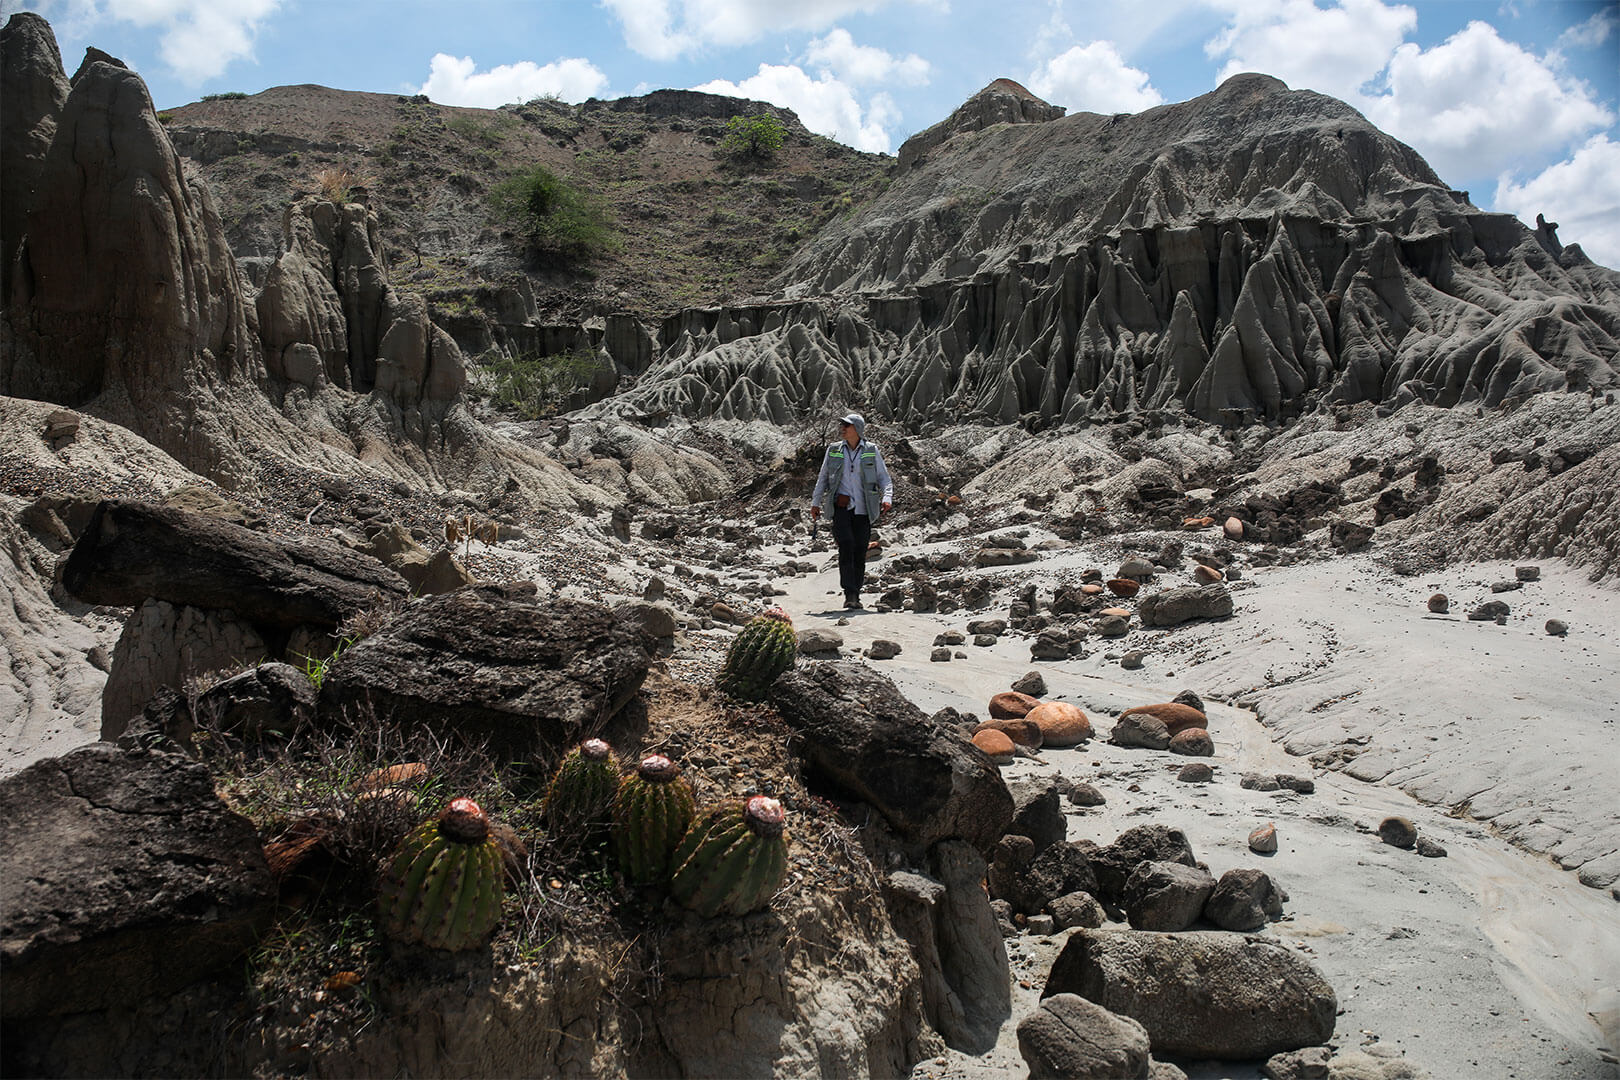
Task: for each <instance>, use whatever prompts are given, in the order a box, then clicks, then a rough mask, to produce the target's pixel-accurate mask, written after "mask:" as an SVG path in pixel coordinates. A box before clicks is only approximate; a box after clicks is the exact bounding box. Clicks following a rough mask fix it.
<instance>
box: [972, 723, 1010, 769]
mask: <svg viewBox="0 0 1620 1080" xmlns="http://www.w3.org/2000/svg"><path fill="white" fill-rule="evenodd" d="M973 745H974V746H977V747H978V748H979V749H980V750H983V751H984V752H985V753H986V754H988V755H989V756H990V760H991V761H993V762H995V763H996V764H997V765H1006V764H1008V763H1010V762H1011V761H1012V760H1013V758H1015V757H1017V756H1018V755H1017V753H1016V752H1015V751H1014V750H1013V741H1012V740H1011V739H1009V738H1007V734H1006V732H1002V731H995V730H987V731H979V732H975V733H974V735H973Z"/></svg>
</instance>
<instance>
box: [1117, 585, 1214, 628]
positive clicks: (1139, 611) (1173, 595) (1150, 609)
mask: <svg viewBox="0 0 1620 1080" xmlns="http://www.w3.org/2000/svg"><path fill="white" fill-rule="evenodd" d="M1230 614H1232V594H1231V593H1229V592H1227V591H1226V586H1225V585H1219V584H1214V585H1185V586H1182V587H1181V588H1177V589H1165V590H1164V591H1163V592H1157V593H1154V594H1153V595H1152V596H1146V597H1143V598H1142V599H1141V600H1140V601H1138V602H1137V605H1136V617H1137V618H1139V619H1141V620H1142V625H1143V626H1178V625H1180V624H1181V623H1184V622H1187V621H1188V620H1190V619H1224V618H1226V617H1227V616H1228V615H1230Z"/></svg>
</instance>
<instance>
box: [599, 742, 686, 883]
mask: <svg viewBox="0 0 1620 1080" xmlns="http://www.w3.org/2000/svg"><path fill="white" fill-rule="evenodd" d="M694 812H695V803H694V801H693V798H692V785H691V784H689V783H687V782H686V778H685V777H683V776H682V775H681V769H680V766H679V765H676V764H675V763H674V762H673V761H671V760H669V758H667V757H664V756H662V755H661V754H654V755H652V756H651V757H646V758H643V759H642V760H641V763H640V764H639V765H637V766H636V768H635V771H633V772H631V773H629V774H627V775H626V776H625V778H624V780H623V781H622V782H621V783H620V784H619V793H618V795H617V796H615V798H614V800H613V846H614V850H615V852H616V853H617V854H618V856H619V868H620V869H622V870H623V871H624V874H625V877H627V878H629V879H630V880H631V881H632V882H634V883H635V884H637V885H647V884H651V883H652V882H654V881H661V880H663V879H664V878H666V877H668V876H669V872H670V869H671V862H670V859H671V856H673V855H674V854H675V848H676V846H677V845H679V844H680V842H681V837H682V836H683V835H684V834H685V833H686V827H687V826H688V825H690V824H691V823H692V815H693V813H694Z"/></svg>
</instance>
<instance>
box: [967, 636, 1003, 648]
mask: <svg viewBox="0 0 1620 1080" xmlns="http://www.w3.org/2000/svg"><path fill="white" fill-rule="evenodd" d="M999 640H1001V639H1000V638H998V637H996V635H994V634H974V635H973V644H974V645H977V646H978V647H979V648H981V649H988V648H990V647H991V646H993V645H994V644H995V643H996V642H997V641H999Z"/></svg>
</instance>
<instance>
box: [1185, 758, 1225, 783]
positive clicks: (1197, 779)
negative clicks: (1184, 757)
mask: <svg viewBox="0 0 1620 1080" xmlns="http://www.w3.org/2000/svg"><path fill="white" fill-rule="evenodd" d="M1176 779H1177V780H1180V781H1181V782H1182V783H1183V784H1207V783H1209V782H1210V781H1212V780H1214V779H1215V770H1214V769H1212V768H1210V767H1209V766H1208V765H1206V764H1204V763H1203V762H1202V761H1189V762H1187V764H1185V765H1183V766H1182V767H1181V771H1180V772H1178V773H1176Z"/></svg>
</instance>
